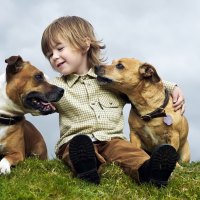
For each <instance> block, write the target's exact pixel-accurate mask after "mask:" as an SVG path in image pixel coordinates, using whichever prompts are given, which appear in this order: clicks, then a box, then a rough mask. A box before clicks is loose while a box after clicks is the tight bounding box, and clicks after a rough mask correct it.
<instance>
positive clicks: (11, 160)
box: [0, 152, 24, 174]
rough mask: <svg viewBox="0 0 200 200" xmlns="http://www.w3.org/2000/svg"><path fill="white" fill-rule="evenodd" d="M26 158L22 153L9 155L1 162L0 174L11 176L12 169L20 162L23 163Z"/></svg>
mask: <svg viewBox="0 0 200 200" xmlns="http://www.w3.org/2000/svg"><path fill="white" fill-rule="evenodd" d="M23 160H24V156H23V154H22V153H20V152H15V153H12V154H9V155H6V156H5V157H4V158H3V159H2V160H1V161H0V174H9V173H10V172H11V170H10V167H11V166H15V165H17V164H18V162H20V161H23Z"/></svg>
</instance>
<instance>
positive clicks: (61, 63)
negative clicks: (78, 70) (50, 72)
mask: <svg viewBox="0 0 200 200" xmlns="http://www.w3.org/2000/svg"><path fill="white" fill-rule="evenodd" d="M64 63H65V61H63V62H60V63H58V64H57V65H56V66H57V68H59V67H60V66H61V65H63V64H64Z"/></svg>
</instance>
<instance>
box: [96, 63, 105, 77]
mask: <svg viewBox="0 0 200 200" xmlns="http://www.w3.org/2000/svg"><path fill="white" fill-rule="evenodd" d="M104 72H105V70H104V69H103V66H102V65H96V66H95V67H94V73H95V74H96V75H103V74H104Z"/></svg>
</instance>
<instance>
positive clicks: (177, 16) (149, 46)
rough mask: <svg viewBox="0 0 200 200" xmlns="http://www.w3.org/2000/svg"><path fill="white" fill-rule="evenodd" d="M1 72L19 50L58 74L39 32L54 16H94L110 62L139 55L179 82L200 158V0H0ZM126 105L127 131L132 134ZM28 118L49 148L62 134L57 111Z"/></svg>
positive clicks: (192, 140)
mask: <svg viewBox="0 0 200 200" xmlns="http://www.w3.org/2000/svg"><path fill="white" fill-rule="evenodd" d="M0 1H1V6H0V30H1V31H0V64H1V68H0V72H1V73H3V72H4V71H5V67H6V64H5V63H4V60H5V59H6V58H8V57H9V56H11V55H21V56H22V57H23V58H24V60H29V61H31V63H32V64H33V65H35V66H37V67H38V68H40V69H41V70H42V71H44V72H45V73H46V74H47V75H48V76H49V77H50V78H53V77H54V76H56V75H58V74H56V73H55V72H54V71H53V70H52V69H51V67H50V65H49V63H48V62H47V60H46V59H45V58H44V56H43V55H42V52H41V47H40V41H41V35H42V32H43V31H44V29H45V28H46V26H47V25H48V24H49V23H51V22H52V21H53V20H54V19H56V18H58V17H61V16H65V15H78V16H80V17H83V18H85V19H87V20H88V21H90V22H91V23H92V25H93V26H94V28H95V31H96V35H97V37H98V38H99V39H102V40H103V42H104V43H105V44H106V47H107V48H106V51H105V56H106V57H107V58H108V62H111V61H112V60H113V59H116V58H121V57H135V58H138V59H139V60H141V61H145V62H149V63H151V64H152V65H153V66H155V67H156V69H157V71H158V73H159V75H160V76H161V78H162V79H164V80H168V81H172V82H176V83H177V84H178V85H179V86H180V87H181V88H182V90H183V92H184V95H185V99H186V113H185V115H186V116H187V118H188V121H189V126H190V131H189V142H190V147H191V153H192V161H197V160H200V154H199V153H198V152H199V151H200V133H199V124H200V114H199V110H200V109H199V102H200V94H199V92H198V91H199V86H200V79H199V74H200V67H199V63H200V56H199V53H198V52H200V39H199V35H200V23H199V19H200V1H198V0H190V1H187V0H176V1H167V0H151V1H145V0H125V1H119V0H109V1H108V0H84V1H80V0H79V1H78V0H73V1H66V0H57V1H54V0H43V1H39V0H34V1H30V0H19V1H16V0H6V1H3V0H0ZM129 109H130V107H129V106H126V107H125V109H124V116H125V127H124V132H125V134H126V135H127V137H128V133H129V127H128V123H127V117H128V113H129ZM27 117H28V119H29V120H30V121H31V122H32V123H34V124H35V126H37V127H38V129H39V130H40V131H41V132H42V134H43V136H44V138H45V140H46V143H47V146H48V151H49V157H50V158H53V157H55V154H54V145H55V143H56V141H57V140H58V138H59V126H58V114H53V115H49V116H45V117H44V116H40V117H32V116H31V115H28V116H27Z"/></svg>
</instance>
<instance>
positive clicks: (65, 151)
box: [57, 135, 106, 184]
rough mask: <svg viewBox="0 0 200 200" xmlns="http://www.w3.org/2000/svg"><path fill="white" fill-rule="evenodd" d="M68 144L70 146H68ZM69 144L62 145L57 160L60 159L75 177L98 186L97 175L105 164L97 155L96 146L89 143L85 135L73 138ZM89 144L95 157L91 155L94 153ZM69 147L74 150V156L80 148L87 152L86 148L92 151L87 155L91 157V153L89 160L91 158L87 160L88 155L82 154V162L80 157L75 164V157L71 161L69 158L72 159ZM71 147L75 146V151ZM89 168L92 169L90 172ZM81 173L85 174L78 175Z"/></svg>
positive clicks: (89, 140)
mask: <svg viewBox="0 0 200 200" xmlns="http://www.w3.org/2000/svg"><path fill="white" fill-rule="evenodd" d="M76 138H78V139H76ZM70 143H71V144H72V145H69V144H70ZM70 143H67V144H63V145H62V146H61V147H60V149H59V151H58V154H57V157H58V158H59V159H61V160H62V161H63V162H64V163H65V164H66V165H68V166H69V167H70V168H71V169H72V171H73V173H74V174H75V175H76V176H78V177H79V178H82V179H85V180H87V181H90V182H93V183H95V184H98V183H99V182H100V179H99V175H98V174H99V173H100V171H101V169H102V167H103V165H104V164H105V163H106V161H105V159H104V158H103V157H102V156H101V155H100V154H99V153H98V149H97V147H96V145H95V144H93V143H92V141H91V139H90V138H89V137H88V136H86V135H81V136H75V137H74V138H73V139H72V140H71V141H70ZM88 144H89V147H88ZM91 144H92V145H93V148H94V151H95V155H94V154H93V153H94V151H93V148H91ZM69 146H71V147H72V149H73V151H74V150H75V154H77V153H78V152H79V148H80V146H82V147H84V151H85V150H86V151H88V150H87V149H88V148H89V149H90V150H91V149H92V150H91V151H90V153H89V154H90V155H91V152H92V159H90V158H91V156H89V158H87V157H88V154H87V156H86V155H85V154H84V155H83V158H84V161H83V162H82V161H81V160H83V158H82V156H81V158H80V159H78V160H79V161H80V163H76V157H75V158H72V160H71V157H73V153H72V155H70V153H69ZM73 146H75V149H74V147H73ZM76 149H78V150H76ZM80 149H83V148H80ZM76 152H77V153H76ZM81 155H82V154H81ZM93 155H94V156H95V159H93V158H94V157H93ZM86 160H87V161H88V160H89V164H88V162H86ZM75 163H76V164H75ZM94 166H95V167H94ZM91 168H93V170H92V171H91ZM83 169H84V170H83ZM96 170H97V172H98V174H97V173H96ZM81 171H85V172H86V173H83V174H80V172H81ZM88 171H89V177H88V176H87V174H88ZM90 171H91V172H95V174H93V173H90ZM82 175H84V176H82ZM93 175H94V176H93ZM91 176H92V177H91Z"/></svg>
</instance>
